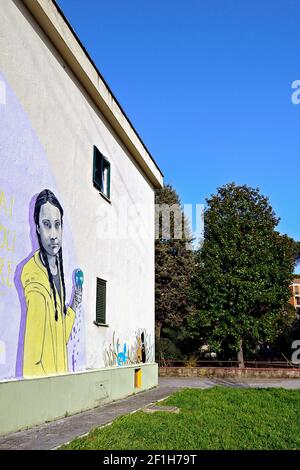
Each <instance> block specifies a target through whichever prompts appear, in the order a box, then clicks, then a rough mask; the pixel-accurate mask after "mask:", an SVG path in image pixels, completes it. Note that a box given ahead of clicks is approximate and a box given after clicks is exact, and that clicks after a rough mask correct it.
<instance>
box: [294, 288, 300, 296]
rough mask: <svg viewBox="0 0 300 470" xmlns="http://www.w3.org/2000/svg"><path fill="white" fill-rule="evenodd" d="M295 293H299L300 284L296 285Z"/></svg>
mask: <svg viewBox="0 0 300 470" xmlns="http://www.w3.org/2000/svg"><path fill="white" fill-rule="evenodd" d="M295 295H299V286H295Z"/></svg>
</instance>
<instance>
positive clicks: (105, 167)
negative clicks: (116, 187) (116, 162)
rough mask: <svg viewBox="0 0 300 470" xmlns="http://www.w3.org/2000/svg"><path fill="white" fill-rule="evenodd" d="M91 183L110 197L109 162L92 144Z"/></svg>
mask: <svg viewBox="0 0 300 470" xmlns="http://www.w3.org/2000/svg"><path fill="white" fill-rule="evenodd" d="M93 183H94V186H95V188H97V189H98V191H100V193H101V194H104V196H105V197H107V198H108V199H110V163H109V161H108V160H107V158H105V157H104V155H102V153H101V152H100V150H98V149H97V147H96V146H94V167H93Z"/></svg>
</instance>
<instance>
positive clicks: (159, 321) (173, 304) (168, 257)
mask: <svg viewBox="0 0 300 470" xmlns="http://www.w3.org/2000/svg"><path fill="white" fill-rule="evenodd" d="M155 204H156V225H157V234H156V240H155V326H156V338H157V339H159V338H160V335H161V329H162V328H163V327H171V328H175V329H177V328H179V327H180V326H181V325H182V323H183V321H184V319H185V318H186V317H187V315H189V313H190V311H191V298H190V290H191V289H190V287H191V278H192V276H193V272H194V253H193V250H191V242H192V235H191V232H190V227H189V221H188V220H185V218H184V214H183V208H182V206H181V202H180V199H179V196H178V194H177V193H176V191H175V190H174V189H173V188H172V186H171V185H166V186H164V188H162V189H160V190H158V191H156V195H155ZM160 209H162V210H165V216H166V217H163V215H162V213H161V212H160ZM180 235H182V237H181V238H180Z"/></svg>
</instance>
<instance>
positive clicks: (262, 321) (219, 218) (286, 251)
mask: <svg viewBox="0 0 300 470" xmlns="http://www.w3.org/2000/svg"><path fill="white" fill-rule="evenodd" d="M207 204H208V206H207V209H206V211H205V216H204V244H203V247H202V249H201V250H199V252H198V253H197V267H196V274H195V277H194V280H193V291H194V301H195V305H196V308H197V313H196V314H195V315H193V317H192V318H191V321H190V326H191V328H192V330H193V332H194V333H193V334H194V335H197V336H198V338H199V339H201V338H206V339H207V340H208V342H209V344H210V346H211V347H212V348H214V350H215V351H217V352H221V351H222V349H223V347H224V348H225V347H226V348H229V350H230V351H233V352H234V353H235V354H237V359H238V361H239V365H240V366H241V367H243V366H244V347H245V345H247V344H249V343H251V342H253V340H254V342H256V344H257V343H258V342H259V341H262V340H268V339H269V340H274V338H275V337H276V335H277V334H279V331H278V322H279V318H280V312H281V311H282V307H283V305H284V304H285V303H286V302H287V301H288V299H289V297H290V291H289V285H290V283H291V281H292V278H293V274H292V273H293V268H294V264H295V261H296V258H297V256H296V254H295V253H296V251H297V250H296V248H295V246H296V245H295V242H294V240H292V239H291V238H289V237H287V236H286V235H280V234H279V233H278V232H277V231H276V230H275V228H276V226H277V225H278V222H279V219H278V218H277V217H276V215H275V213H274V211H273V209H272V207H271V206H270V204H269V201H268V198H266V197H264V196H263V195H261V194H260V192H259V189H253V188H250V187H248V186H246V185H244V186H237V185H235V184H234V183H231V184H227V185H225V186H223V187H220V188H218V191H217V194H216V195H213V196H212V197H211V198H210V199H208V200H207Z"/></svg>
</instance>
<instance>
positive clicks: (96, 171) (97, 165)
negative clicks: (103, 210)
mask: <svg viewBox="0 0 300 470" xmlns="http://www.w3.org/2000/svg"><path fill="white" fill-rule="evenodd" d="M93 183H94V186H95V187H96V188H97V189H98V190H99V191H101V153H100V152H99V150H98V149H97V147H96V146H95V145H94V161H93Z"/></svg>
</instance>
